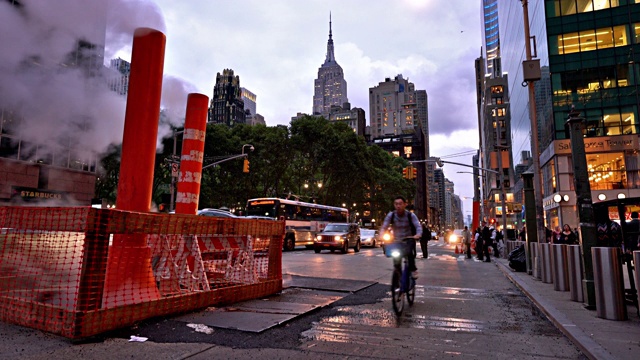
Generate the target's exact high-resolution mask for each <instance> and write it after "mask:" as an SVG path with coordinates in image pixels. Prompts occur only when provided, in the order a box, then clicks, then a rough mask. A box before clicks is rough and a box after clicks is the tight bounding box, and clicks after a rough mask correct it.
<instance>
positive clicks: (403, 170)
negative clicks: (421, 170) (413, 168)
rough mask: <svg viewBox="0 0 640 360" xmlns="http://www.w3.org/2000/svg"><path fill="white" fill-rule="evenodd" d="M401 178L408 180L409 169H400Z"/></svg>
mask: <svg viewBox="0 0 640 360" xmlns="http://www.w3.org/2000/svg"><path fill="white" fill-rule="evenodd" d="M402 178H403V179H408V178H409V168H408V167H406V168H403V169H402Z"/></svg>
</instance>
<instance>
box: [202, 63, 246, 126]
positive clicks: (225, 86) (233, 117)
mask: <svg viewBox="0 0 640 360" xmlns="http://www.w3.org/2000/svg"><path fill="white" fill-rule="evenodd" d="M208 118H209V119H208V121H209V122H210V123H214V124H225V125H227V126H233V125H235V124H244V123H246V118H245V112H244V101H243V100H242V91H241V88H240V76H237V75H234V73H233V70H231V69H224V70H223V71H222V74H220V73H218V74H217V75H216V84H215V86H214V87H213V97H211V102H210V104H209V114H208Z"/></svg>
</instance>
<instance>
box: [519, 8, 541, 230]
mask: <svg viewBox="0 0 640 360" xmlns="http://www.w3.org/2000/svg"><path fill="white" fill-rule="evenodd" d="M521 1H522V12H523V16H524V40H525V49H526V54H527V61H529V60H531V59H532V56H531V33H530V30H529V1H528V0H521ZM527 86H528V87H529V119H530V120H531V152H532V154H533V181H534V187H533V189H534V196H535V203H536V226H535V227H532V226H527V238H530V239H532V240H533V239H537V240H538V241H540V242H545V237H544V236H545V235H544V234H545V231H544V223H543V221H544V219H543V215H542V213H543V211H544V210H543V208H542V169H541V168H540V145H539V144H538V121H537V120H536V116H537V110H536V96H535V84H534V82H533V81H528V82H527Z"/></svg>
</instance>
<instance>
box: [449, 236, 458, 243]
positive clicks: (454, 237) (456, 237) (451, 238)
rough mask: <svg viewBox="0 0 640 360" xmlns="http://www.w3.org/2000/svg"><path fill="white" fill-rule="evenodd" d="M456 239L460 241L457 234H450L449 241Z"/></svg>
mask: <svg viewBox="0 0 640 360" xmlns="http://www.w3.org/2000/svg"><path fill="white" fill-rule="evenodd" d="M456 241H458V236H457V235H451V236H449V242H456Z"/></svg>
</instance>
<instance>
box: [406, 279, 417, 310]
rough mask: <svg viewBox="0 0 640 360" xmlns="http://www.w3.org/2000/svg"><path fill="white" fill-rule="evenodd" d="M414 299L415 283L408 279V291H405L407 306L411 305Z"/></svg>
mask: <svg viewBox="0 0 640 360" xmlns="http://www.w3.org/2000/svg"><path fill="white" fill-rule="evenodd" d="M415 298H416V281H415V280H413V279H409V290H408V291H407V302H408V303H409V306H412V305H413V301H414V300H415Z"/></svg>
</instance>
